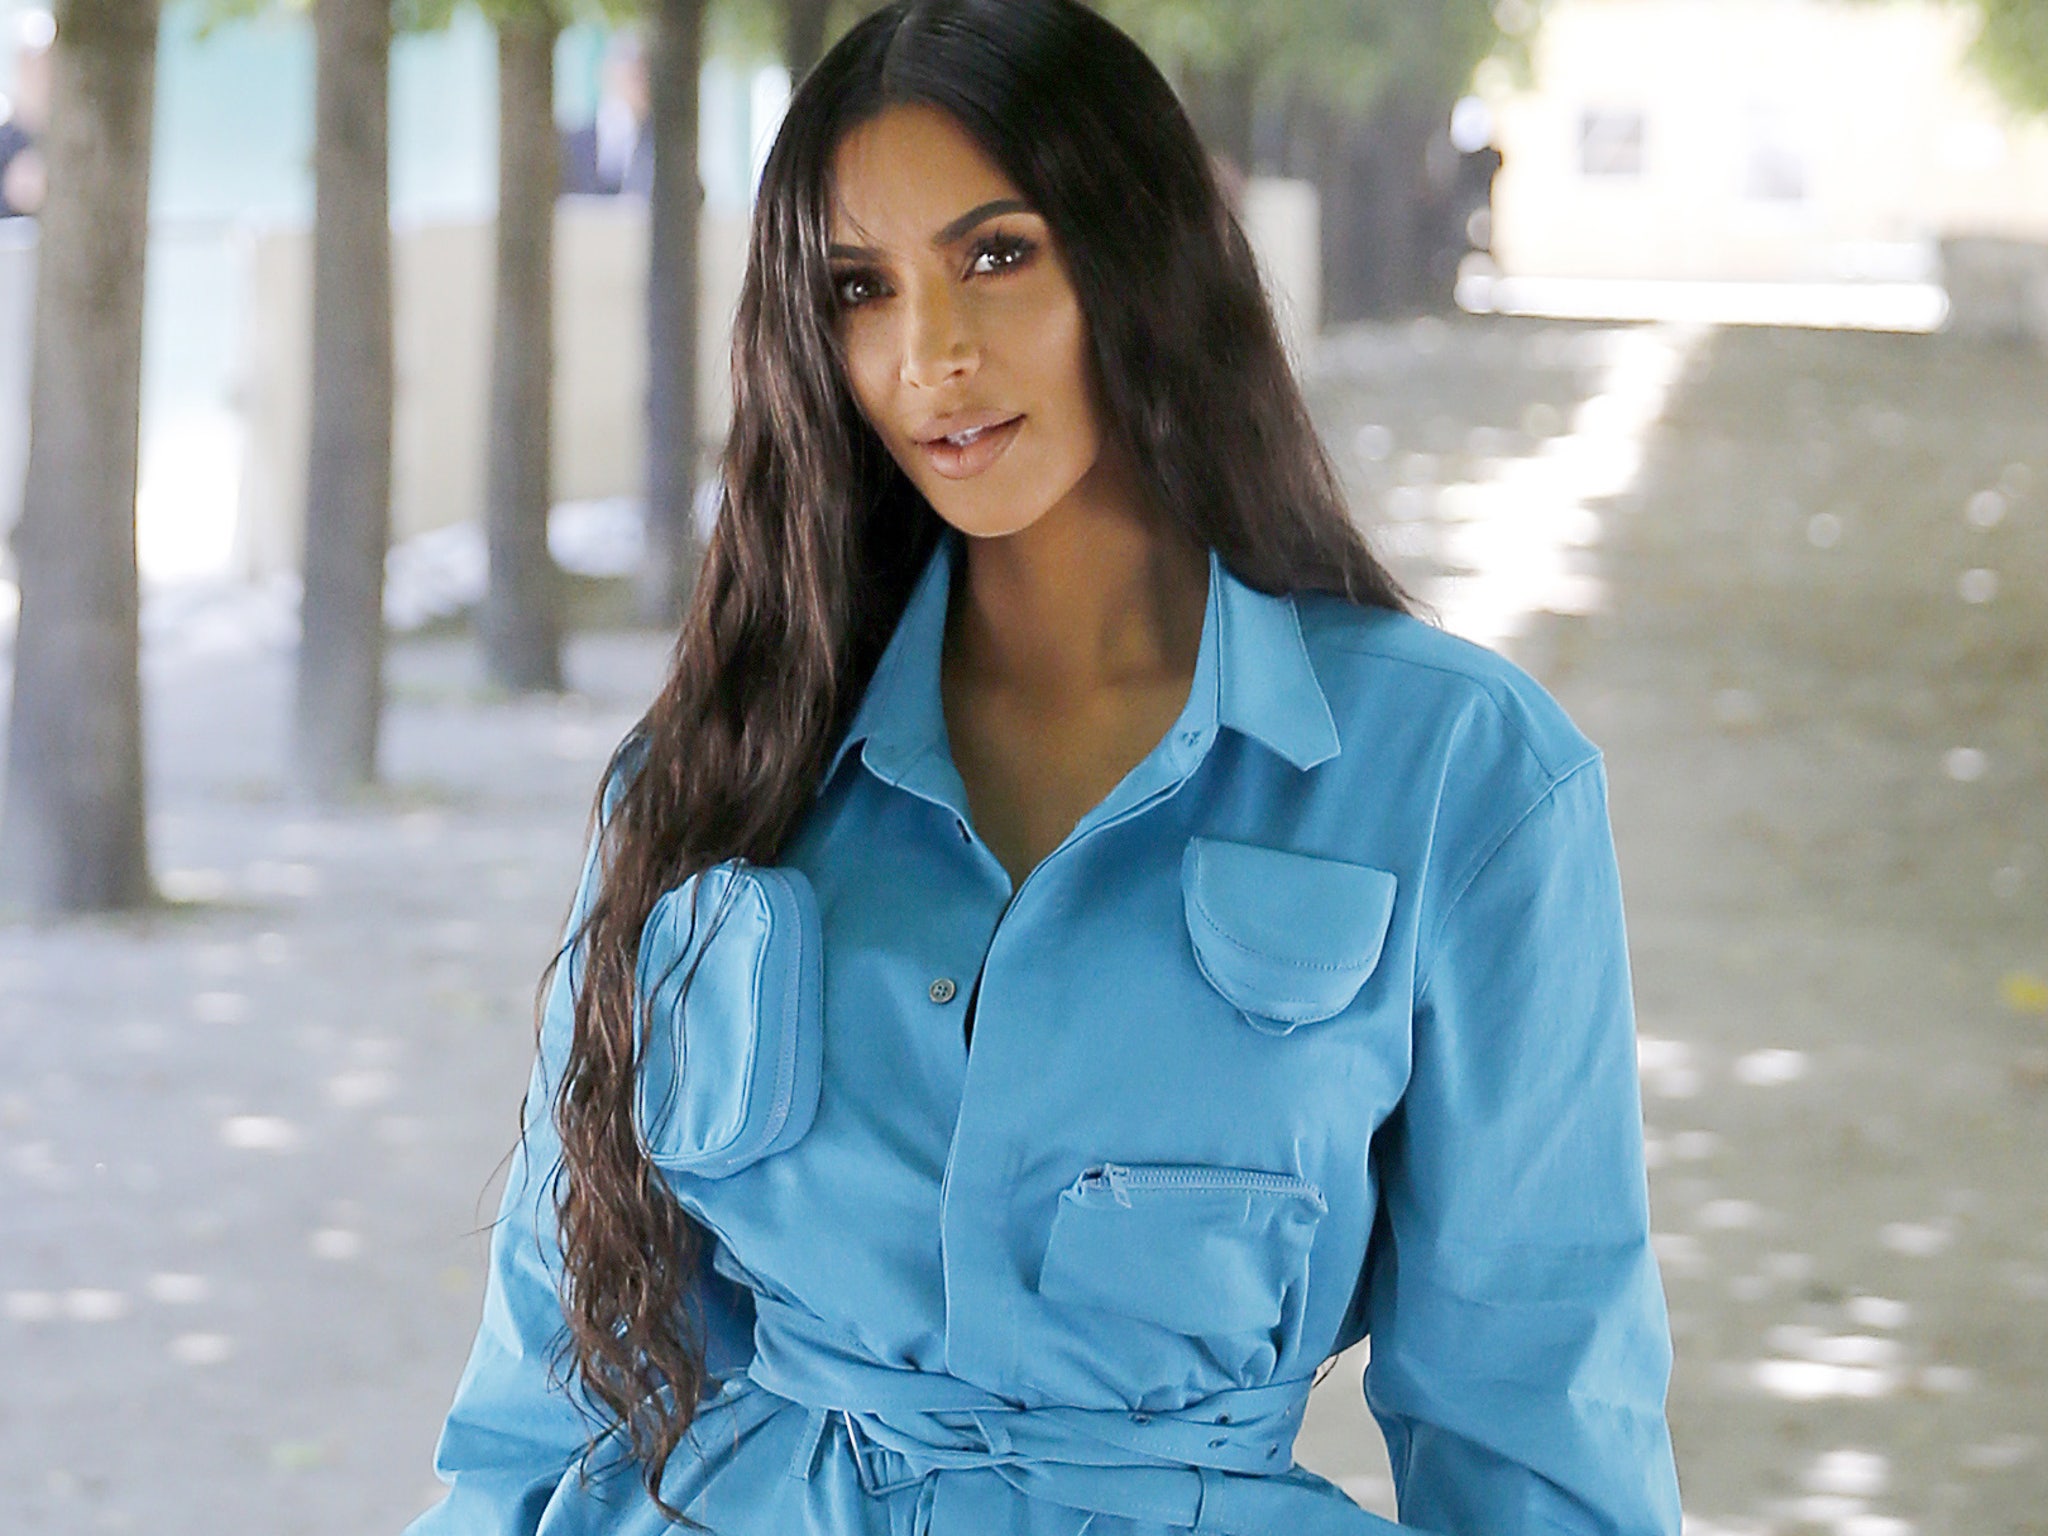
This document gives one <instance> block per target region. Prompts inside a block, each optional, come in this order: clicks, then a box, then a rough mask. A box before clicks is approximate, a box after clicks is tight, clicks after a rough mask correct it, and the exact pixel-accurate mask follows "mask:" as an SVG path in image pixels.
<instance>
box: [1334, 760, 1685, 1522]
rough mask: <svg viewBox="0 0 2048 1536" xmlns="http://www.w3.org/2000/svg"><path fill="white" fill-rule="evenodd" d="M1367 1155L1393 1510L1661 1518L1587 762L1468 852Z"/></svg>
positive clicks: (1374, 1381) (1629, 1128) (1661, 1377)
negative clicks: (1404, 1058) (1402, 1087)
mask: <svg viewBox="0 0 2048 1536" xmlns="http://www.w3.org/2000/svg"><path fill="white" fill-rule="evenodd" d="M1420 965H1421V967H1422V969H1421V970H1420V971H1419V972H1418V976H1419V982H1418V991H1417V1002H1416V1009H1415V1019H1414V1057H1413V1066H1412V1076H1411V1078H1410V1081H1409V1083H1408V1086H1407V1089H1406V1091H1405V1093H1404V1095H1403V1099H1402V1102H1401V1105H1400V1106H1399V1108H1398V1109H1397V1110H1396V1112H1395V1114H1394V1115H1393V1116H1392V1117H1391V1118H1390V1119H1389V1120H1388V1121H1387V1122H1386V1124H1385V1125H1383V1126H1382V1127H1381V1130H1380V1133H1379V1135H1378V1136H1377V1138H1376V1139H1375V1141H1374V1144H1373V1149H1372V1159H1373V1163H1374V1166H1375V1169H1376V1171H1377V1175H1378V1178H1379V1181H1380V1209H1379V1214H1378V1218H1377V1221H1376V1225H1375V1230H1374V1233H1373V1239H1372V1245H1371V1251H1370V1257H1369V1260H1368V1273H1367V1284H1366V1287H1365V1290H1364V1294H1363V1301H1364V1305H1365V1311H1366V1317H1365V1322H1366V1325H1367V1327H1368V1328H1369V1329H1370V1332H1371V1336H1372V1348H1371V1355H1370V1364H1369V1365H1368V1366H1367V1369H1366V1376H1365V1391H1366V1399H1367V1402H1368V1404H1369V1405H1370V1407H1371V1409H1372V1411H1373V1414H1374V1416H1375V1417H1376V1418H1377V1419H1378V1420H1379V1422H1380V1425H1381V1428H1382V1429H1383V1430H1384V1432H1385V1434H1386V1437H1387V1444H1388V1449H1389V1452H1390V1454H1391V1457H1392V1462H1393V1469H1394V1477H1395V1485H1396V1488H1397V1490H1398V1493H1399V1500H1400V1509H1401V1519H1402V1523H1403V1525H1404V1526H1412V1527H1417V1528H1420V1529H1424V1530H1428V1531H1433V1532H1440V1533H1443V1536H1520V1533H1525V1532H1526V1533H1544V1536H1550V1533H1575V1536H1576V1533H1584V1536H1592V1533H1602V1536H1676V1533H1677V1531H1678V1528H1679V1508H1678V1486H1677V1475H1676V1472H1675V1470H1674V1467H1673V1462H1672V1455H1671V1445H1670V1437H1669V1433H1668V1430H1667V1428H1666V1423H1665V1418H1664V1394H1665V1387H1666V1383H1667V1381H1668V1378H1669V1373H1670V1364H1671V1345H1670V1333H1669V1328H1668V1323H1667V1319H1666V1315H1665V1307H1664V1296H1663V1290H1662V1286H1661V1283H1660V1281H1659V1277H1658V1273H1657V1267H1656V1262H1655V1259H1654V1257H1653V1255H1652V1252H1651V1248H1650V1241H1649V1211H1648V1191H1647V1187H1646V1183H1645V1175H1644V1164H1643V1150H1642V1111H1641V1099H1640V1094H1639V1088H1638V1081H1637V1073H1636V1049H1635V1029H1634V1016H1633V1007H1632V1004H1631V1000H1630V992H1629V976H1628V962H1627V952H1626V946H1625V942H1624V937H1623V928H1622V910H1621V892H1620V881H1619V877H1618V874H1617V872H1616V868H1615V860H1614V852H1613V845H1612V839H1611V834H1610V832H1609V828H1608V820H1607V806H1606V779H1605V774H1604V771H1603V769H1602V766H1601V764H1600V762H1599V760H1598V759H1597V758H1595V759H1592V760H1589V761H1587V762H1585V763H1584V764H1582V765H1581V766H1579V767H1578V768H1576V769H1574V770H1572V771H1570V772H1568V773H1566V774H1564V775H1563V776H1562V778H1560V779H1559V780H1558V781H1556V782H1555V783H1553V784H1551V785H1550V786H1549V788H1548V789H1547V790H1546V791H1545V792H1544V793H1543V795H1542V796H1541V798H1540V799H1539V800H1537V802H1536V803H1535V804H1534V805H1533V806H1532V807H1531V808H1530V809H1529V810H1528V811H1527V813H1526V814H1525V815H1523V816H1522V817H1521V818H1520V819H1519V821H1517V822H1516V823H1515V824H1514V825H1513V826H1512V827H1511V828H1509V829H1508V830H1507V831H1506V832H1505V833H1504V834H1503V835H1501V836H1500V838H1499V840H1498V841H1497V843H1496V844H1495V845H1494V846H1493V847H1492V848H1491V850H1490V851H1487V850H1481V851H1480V853H1479V854H1478V855H1477V859H1476V864H1475V867H1474V869H1473V872H1472V873H1471V875H1470V876H1469V878H1467V879H1466V881H1465V883H1464V885H1463V888H1462V889H1461V890H1459V889H1456V888H1454V889H1453V893H1452V894H1451V896H1450V902H1449V906H1448V908H1447V909H1445V912H1444V915H1443V917H1442V918H1441V920H1440V922H1439V924H1438V928H1437V932H1436V935H1435V940H1434V943H1433V945H1431V946H1429V947H1427V948H1426V949H1425V950H1424V952H1423V953H1422V955H1421V957H1420Z"/></svg>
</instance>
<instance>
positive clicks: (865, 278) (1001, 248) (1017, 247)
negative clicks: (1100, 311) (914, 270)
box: [832, 234, 1038, 310]
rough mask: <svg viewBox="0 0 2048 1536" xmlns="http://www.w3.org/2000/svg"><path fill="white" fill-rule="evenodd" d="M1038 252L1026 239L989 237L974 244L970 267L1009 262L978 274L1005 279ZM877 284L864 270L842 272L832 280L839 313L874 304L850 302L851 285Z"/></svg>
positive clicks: (969, 256)
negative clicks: (990, 260) (989, 259)
mask: <svg viewBox="0 0 2048 1536" xmlns="http://www.w3.org/2000/svg"><path fill="white" fill-rule="evenodd" d="M1037 251H1038V242H1037V241H1035V240H1032V239H1030V238H1029V237H1027V236H1024V235H1005V234H995V235H987V236H984V237H983V238H982V239H980V240H977V241H976V242H975V244H974V249H973V250H972V251H971V252H970V253H969V255H968V266H969V267H970V268H972V267H973V265H974V264H975V263H976V262H978V261H980V260H981V259H982V258H983V257H984V256H998V257H1003V258H1007V259H1006V260H1004V261H1003V262H1002V264H1001V265H999V266H998V267H996V269H995V270H994V271H992V272H983V273H980V274H979V275H980V276H982V277H1002V276H1003V275H1005V274H1006V273H1010V272H1015V271H1017V270H1018V269H1019V268H1021V267H1024V266H1026V265H1028V264H1029V263H1030V260H1031V258H1032V257H1033V256H1034V255H1036V254H1037ZM875 281H878V279H877V278H876V275H875V273H874V272H872V271H871V270H869V269H868V268H865V267H848V268H846V269H845V270H843V271H840V272H837V273H834V274H833V277H832V293H833V296H834V297H835V298H836V299H837V300H838V301H839V307H840V309H841V310H849V309H859V308H861V307H862V306H863V305H865V304H869V303H872V302H873V300H872V299H871V298H870V299H853V298H848V297H847V294H846V288H847V285H848V284H849V283H855V282H875Z"/></svg>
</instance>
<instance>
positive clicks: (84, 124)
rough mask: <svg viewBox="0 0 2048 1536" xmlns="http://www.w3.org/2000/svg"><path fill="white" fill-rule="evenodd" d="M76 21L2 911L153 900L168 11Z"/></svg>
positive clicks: (91, 3) (50, 215) (27, 547)
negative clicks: (151, 769) (150, 298)
mask: <svg viewBox="0 0 2048 1536" xmlns="http://www.w3.org/2000/svg"><path fill="white" fill-rule="evenodd" d="M58 14H59V17H60V23H59V30H58V34H57V43H56V50H55V54H54V57H53V60H52V63H53V66H54V77H55V78H54V81H53V109H52V118H51V126H50V130H49V133H48V136H47V138H46V141H45V153H46V155H47V157H48V165H49V180H50V196H49V200H48V202H47V203H46V204H45V206H44V209H43V213H42V220H41V227H40V249H39V251H38V253H37V258H36V318H35V341H34V355H33V360H32V362H31V374H32V378H31V384H30V407H29V419H30V424H31V425H30V448H29V459H28V472H27V484H26V487H25V491H24V495H23V500H22V513H21V521H20V524H19V526H18V527H17V529H16V532H15V534H14V550H15V554H16V556H17V557H18V561H19V567H20V568H19V576H20V582H21V613H20V623H19V628H18V630H17V632H16V639H15V648H14V698H13V704H12V706H11V717H10V724H9V728H8V734H7V782H6V803H5V806H4V807H0V903H4V904H6V905H7V906H10V907H17V908H20V909H24V910H27V911H31V912H42V913H54V912H78V911H95V910H105V909H109V908H119V907H133V906H140V905H142V904H144V903H146V902H147V901H148V900H149V899H150V896H151V887H150V879H149V849H148V836H147V823H146V820H145V817H144V811H143V778H142V704H141V687H140V682H139V679H138V677H137V657H136V650H137V632H136V604H137V594H136V572H135V473H136V458H137V454H138V443H137V431H138V428H137V422H138V416H139V412H140V407H141V393H142V275H143V256H144V250H145V247H146V245H147V241H148V231H149V159H150V123H151V113H152V110H153V97H154V94H155V79H156V38H157V14H158V6H157V0H69V3H68V4H61V5H59V7H58Z"/></svg>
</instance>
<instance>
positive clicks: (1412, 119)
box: [1317, 91, 1450, 321]
mask: <svg viewBox="0 0 2048 1536" xmlns="http://www.w3.org/2000/svg"><path fill="white" fill-rule="evenodd" d="M1449 113H1450V106H1449V103H1448V102H1444V101H1440V100H1438V99H1436V98H1435V97H1434V96H1433V95H1430V94H1428V93H1425V92H1412V93H1411V92H1405V91H1394V92H1391V93H1389V94H1388V95H1387V96H1386V97H1385V98H1383V99H1382V101H1381V103H1380V105H1379V107H1378V108H1377V110H1375V111H1374V112H1373V114H1372V116H1371V117H1369V118H1366V119H1362V120H1361V119H1358V118H1352V117H1347V116H1341V115H1336V114H1332V115H1331V117H1330V118H1329V119H1328V120H1327V132H1326V136H1325V139H1324V153H1323V156H1322V166H1321V174H1320V175H1319V176H1318V178H1317V180H1318V182H1319V183H1320V185H1321V190H1322V199H1323V219H1322V226H1323V273H1324V291H1325V311H1324V312H1325V314H1326V315H1327V316H1328V318H1329V319H1330V320H1333V321H1341V320H1359V319H1367V318H1386V317H1390V316H1396V315H1408V314H1417V313H1422V312H1426V311H1433V310H1440V309H1444V308H1446V307H1448V305H1449V303H1450V293H1449V291H1448V286H1447V284H1445V283H1443V282H1440V281H1439V280H1438V278H1439V276H1440V274H1439V272H1438V270H1437V269H1438V263H1436V262H1434V261H1433V259H1432V258H1433V255H1434V253H1435V249H1436V245H1437V242H1438V238H1439V234H1440V226H1441V223H1442V220H1441V217H1440V208H1439V203H1440V200H1441V196H1442V192H1441V189H1440V188H1438V187H1437V185H1436V184H1435V181H1434V180H1433V179H1432V174H1431V146H1432V145H1433V143H1434V142H1435V141H1436V140H1437V139H1438V138H1440V137H1442V136H1443V134H1444V132H1445V128H1444V124H1445V123H1446V121H1447V120H1448V118H1449ZM1446 147H1448V145H1446ZM1439 290H1441V291H1439Z"/></svg>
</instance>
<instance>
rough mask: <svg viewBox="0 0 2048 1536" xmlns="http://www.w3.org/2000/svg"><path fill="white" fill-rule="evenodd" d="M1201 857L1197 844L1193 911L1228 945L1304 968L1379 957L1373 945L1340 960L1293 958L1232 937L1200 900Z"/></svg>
mask: <svg viewBox="0 0 2048 1536" xmlns="http://www.w3.org/2000/svg"><path fill="white" fill-rule="evenodd" d="M1296 857H1300V855H1296ZM1201 861H1202V852H1201V850H1200V849H1199V848H1198V849H1196V850H1195V866H1196V874H1195V889H1194V891H1193V892H1192V894H1193V896H1194V899H1195V911H1196V912H1197V913H1198V914H1200V916H1201V919H1202V921H1203V922H1204V923H1206V924H1207V925H1208V926H1209V927H1210V928H1211V929H1212V930H1213V931H1214V932H1215V934H1216V936H1217V937H1218V938H1220V939H1221V940H1223V942H1224V943H1226V944H1228V945H1230V946H1231V948H1233V949H1238V950H1242V951H1243V952H1244V953H1245V954H1247V955H1250V956H1252V957H1253V958H1254V959H1258V960H1270V961H1272V962H1273V963H1274V964H1276V965H1291V966H1293V967H1295V968H1296V969H1297V970H1304V971H1348V970H1352V969H1354V968H1355V967H1358V966H1361V965H1368V964H1371V963H1372V962H1373V961H1376V960H1378V959H1379V950H1377V949H1375V950H1374V951H1373V952H1372V953H1371V954H1369V955H1368V954H1365V953H1362V952H1361V953H1360V954H1357V955H1354V956H1350V957H1348V958H1346V959H1343V960H1335V961H1324V960H1296V959H1294V958H1292V957H1291V956H1288V955H1275V954H1272V953H1271V952H1269V951H1267V950H1263V949H1260V948H1258V947H1257V946H1256V945H1252V944H1247V943H1245V942H1244V941H1243V940H1242V939H1239V938H1236V937H1234V936H1233V935H1232V934H1231V933H1230V932H1229V931H1228V930H1226V929H1225V928H1224V927H1223V925H1222V924H1221V923H1219V922H1217V921H1216V919H1215V917H1214V916H1213V915H1211V913H1210V911H1209V906H1208V903H1207V902H1205V901H1203V900H1202V889H1201ZM1384 942H1385V939H1384V930H1382V946H1383V947H1384Z"/></svg>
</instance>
